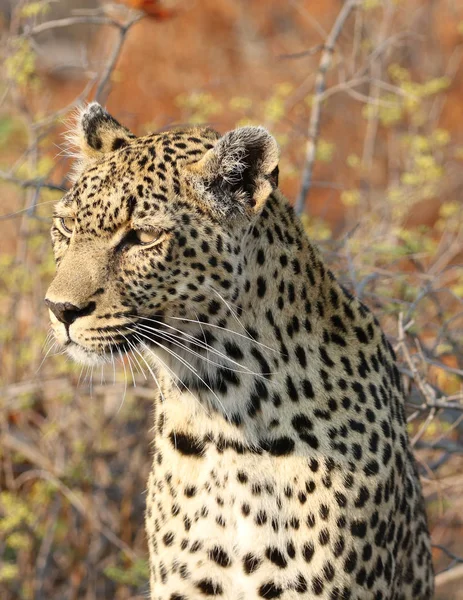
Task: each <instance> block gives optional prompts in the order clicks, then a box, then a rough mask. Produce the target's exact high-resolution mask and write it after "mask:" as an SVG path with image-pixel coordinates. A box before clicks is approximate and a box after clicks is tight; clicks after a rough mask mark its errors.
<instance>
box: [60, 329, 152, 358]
mask: <svg viewBox="0 0 463 600" xmlns="http://www.w3.org/2000/svg"><path fill="white" fill-rule="evenodd" d="M111 330H112V333H109V330H106V331H105V330H101V331H100V333H101V335H102V337H101V338H99V339H96V340H92V341H93V344H92V345H91V346H89V345H87V344H86V343H85V342H81V341H80V340H79V339H77V340H76V339H73V338H72V336H71V335H70V334H69V332H68V340H67V341H66V342H65V344H64V346H65V350H66V353H67V354H68V355H69V356H70V357H71V358H72V359H73V360H75V361H76V362H78V363H80V364H84V365H87V366H98V365H104V364H112V362H113V361H114V359H115V358H122V357H123V356H124V355H125V354H127V353H130V352H135V353H139V352H140V351H142V350H143V348H144V347H147V346H153V345H155V344H156V337H158V334H160V332H161V331H162V324H161V323H159V325H158V326H157V327H156V329H154V328H152V327H150V330H151V331H150V332H147V331H146V330H144V329H143V323H142V321H141V320H140V321H138V320H137V321H134V322H132V323H130V326H129V327H128V326H127V324H125V326H120V325H119V326H118V327H117V328H111ZM84 333H85V332H84Z"/></svg>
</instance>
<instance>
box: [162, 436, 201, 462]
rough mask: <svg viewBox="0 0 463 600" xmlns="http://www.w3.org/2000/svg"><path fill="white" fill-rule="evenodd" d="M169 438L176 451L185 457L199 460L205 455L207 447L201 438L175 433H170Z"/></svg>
mask: <svg viewBox="0 0 463 600" xmlns="http://www.w3.org/2000/svg"><path fill="white" fill-rule="evenodd" d="M169 438H170V442H171V444H172V446H173V447H174V448H175V450H177V451H178V452H180V453H181V454H183V455H185V456H195V457H198V458H199V457H201V456H203V454H204V450H205V447H206V445H205V443H204V441H203V440H201V439H200V438H197V437H195V436H192V435H188V434H186V433H177V432H174V431H172V432H171V433H170V436H169Z"/></svg>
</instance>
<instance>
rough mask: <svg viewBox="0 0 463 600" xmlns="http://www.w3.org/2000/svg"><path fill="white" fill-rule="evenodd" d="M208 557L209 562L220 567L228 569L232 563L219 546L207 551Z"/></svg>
mask: <svg viewBox="0 0 463 600" xmlns="http://www.w3.org/2000/svg"><path fill="white" fill-rule="evenodd" d="M208 555H209V558H210V559H211V560H213V561H214V562H215V563H217V564H218V565H219V566H221V567H229V566H230V565H231V562H232V561H231V559H230V557H229V556H228V554H227V553H226V552H225V550H224V549H223V548H221V547H220V546H214V548H212V550H209V552H208Z"/></svg>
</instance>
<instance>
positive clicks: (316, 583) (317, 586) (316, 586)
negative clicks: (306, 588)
mask: <svg viewBox="0 0 463 600" xmlns="http://www.w3.org/2000/svg"><path fill="white" fill-rule="evenodd" d="M323 587H324V585H323V581H322V580H321V579H320V577H314V578H313V579H312V592H313V593H314V594H315V596H321V595H322V594H323Z"/></svg>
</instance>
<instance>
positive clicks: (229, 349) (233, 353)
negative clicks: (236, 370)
mask: <svg viewBox="0 0 463 600" xmlns="http://www.w3.org/2000/svg"><path fill="white" fill-rule="evenodd" d="M224 348H225V352H226V353H227V354H228V356H230V358H233V359H235V360H241V359H242V358H244V354H243V352H242V351H241V348H240V347H239V346H237V345H236V344H235V343H234V342H225V344H224Z"/></svg>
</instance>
